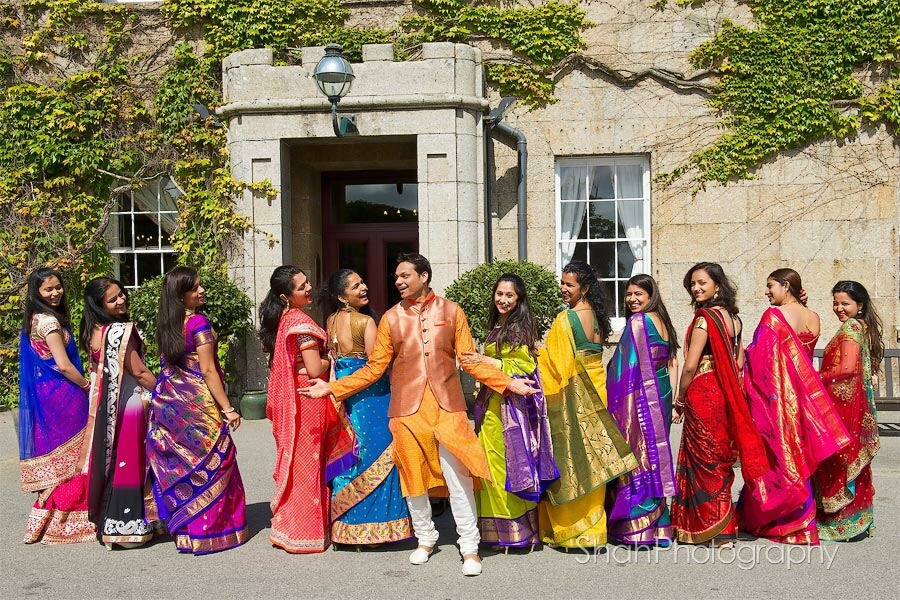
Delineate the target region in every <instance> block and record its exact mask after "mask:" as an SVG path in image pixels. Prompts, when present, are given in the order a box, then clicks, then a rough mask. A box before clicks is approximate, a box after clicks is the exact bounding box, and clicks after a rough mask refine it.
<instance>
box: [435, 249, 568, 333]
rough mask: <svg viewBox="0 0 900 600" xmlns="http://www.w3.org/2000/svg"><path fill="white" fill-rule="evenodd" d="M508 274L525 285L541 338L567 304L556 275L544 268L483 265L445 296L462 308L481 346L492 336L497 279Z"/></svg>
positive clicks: (461, 278)
mask: <svg viewBox="0 0 900 600" xmlns="http://www.w3.org/2000/svg"><path fill="white" fill-rule="evenodd" d="M504 273H513V274H515V275H518V276H519V277H521V278H522V279H523V280H524V281H525V291H526V292H527V293H528V299H529V300H530V301H531V308H532V310H534V316H535V320H536V321H537V328H538V334H540V336H541V337H543V335H544V334H545V333H546V332H547V330H548V329H550V325H552V324H553V319H554V318H555V317H556V315H557V313H558V312H559V311H560V310H562V308H563V302H562V295H561V294H560V291H559V283H558V282H557V280H556V274H555V273H553V272H552V271H550V270H548V269H546V268H544V267H542V266H540V265H536V264H534V263H530V262H522V263H520V262H516V261H514V260H499V261H497V262H493V263H488V264H483V265H479V266H477V267H475V268H474V269H472V270H471V271H466V272H465V273H463V274H462V275H460V276H459V277H457V279H456V281H454V282H453V283H452V284H450V286H449V287H448V288H447V289H446V291H445V293H444V295H445V296H446V297H447V298H449V299H450V300H453V301H454V302H456V303H457V304H459V305H460V307H462V309H463V312H465V313H466V317H467V318H468V319H469V327H470V328H471V329H472V337H473V338H475V340H476V341H477V342H479V343H481V342H483V341H484V340H485V338H486V337H487V334H488V331H487V320H488V310H489V309H490V305H491V302H492V301H493V298H492V297H491V293H492V291H493V289H494V284H495V283H496V282H497V279H499V278H500V276H501V275H503V274H504Z"/></svg>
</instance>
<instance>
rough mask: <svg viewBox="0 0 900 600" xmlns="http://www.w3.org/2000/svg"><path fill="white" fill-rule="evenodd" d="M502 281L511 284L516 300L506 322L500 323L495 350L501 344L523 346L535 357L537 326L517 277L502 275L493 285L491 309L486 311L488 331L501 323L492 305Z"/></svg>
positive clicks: (523, 288)
mask: <svg viewBox="0 0 900 600" xmlns="http://www.w3.org/2000/svg"><path fill="white" fill-rule="evenodd" d="M504 281H508V282H509V283H511V284H512V286H513V291H515V292H516V296H518V299H517V300H516V307H515V308H514V309H512V310H511V311H510V312H509V314H507V316H506V320H505V321H502V325H501V326H500V331H499V332H498V333H497V340H496V342H497V348H498V349H500V348H501V347H502V346H503V344H510V345H512V346H513V347H518V346H525V347H527V348H528V351H529V352H530V353H531V355H532V356H537V341H538V333H537V325H536V324H535V322H534V312H533V311H532V310H531V301H529V300H528V293H527V292H526V291H525V282H524V281H522V278H521V277H519V276H518V275H514V274H513V273H504V274H503V275H501V276H500V278H499V279H497V282H496V283H495V284H494V289H493V291H492V292H491V308H490V310H489V311H488V323H487V324H488V329H493V328H494V327H496V326H497V323H499V322H501V319H500V311H499V310H498V309H497V305H496V304H495V303H494V295H495V294H496V293H497V288H498V287H500V284H501V283H502V282H504Z"/></svg>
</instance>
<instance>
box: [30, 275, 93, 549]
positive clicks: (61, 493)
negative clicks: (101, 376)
mask: <svg viewBox="0 0 900 600" xmlns="http://www.w3.org/2000/svg"><path fill="white" fill-rule="evenodd" d="M89 387H90V382H89V381H88V380H87V379H86V378H85V377H84V375H82V369H81V359H80V358H79V356H78V348H77V347H76V344H75V338H74V337H73V336H72V331H71V329H70V328H69V309H68V306H67V305H66V297H65V290H64V289H63V284H62V275H60V274H59V272H58V271H56V270H54V269H48V268H42V269H37V270H36V271H34V272H33V273H32V274H31V275H30V276H29V277H28V296H27V298H26V301H25V313H24V317H23V322H22V334H21V337H20V340H19V459H20V462H19V466H20V467H21V476H22V491H23V492H37V493H38V495H37V500H36V501H35V503H34V506H33V507H32V509H31V514H30V515H29V516H28V521H27V523H26V524H25V543H26V544H33V543H34V542H41V543H42V544H73V543H77V542H90V541H92V540H93V539H94V525H93V523H91V522H90V521H89V520H88V513H87V508H88V506H87V477H85V476H84V475H83V474H81V473H78V470H77V464H78V459H79V457H80V455H81V442H82V439H83V438H84V427H85V423H87V416H88V400H87V390H88V388H89Z"/></svg>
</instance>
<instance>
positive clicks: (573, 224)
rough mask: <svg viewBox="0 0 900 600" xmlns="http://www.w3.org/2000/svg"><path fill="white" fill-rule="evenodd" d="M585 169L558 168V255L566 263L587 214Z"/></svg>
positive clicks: (573, 253) (572, 253) (572, 251)
mask: <svg viewBox="0 0 900 600" xmlns="http://www.w3.org/2000/svg"><path fill="white" fill-rule="evenodd" d="M586 174H587V171H586V169H584V168H583V167H579V168H568V167H563V168H561V169H560V170H559V197H560V200H562V202H560V223H559V239H560V257H561V258H562V264H563V265H566V264H568V263H569V261H571V260H572V257H573V256H574V255H575V248H576V246H577V245H578V243H577V242H576V241H575V239H576V238H577V237H578V234H579V232H580V231H581V226H582V224H583V223H584V219H585V217H586V216H587V202H585V201H584V200H585V197H586V196H585V192H586V181H585V179H586V177H585V175H586ZM575 199H577V200H579V202H566V200H575Z"/></svg>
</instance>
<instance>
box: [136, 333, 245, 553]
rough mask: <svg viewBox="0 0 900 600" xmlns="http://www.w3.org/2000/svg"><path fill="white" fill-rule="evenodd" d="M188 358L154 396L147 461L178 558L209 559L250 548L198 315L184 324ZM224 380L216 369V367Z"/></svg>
mask: <svg viewBox="0 0 900 600" xmlns="http://www.w3.org/2000/svg"><path fill="white" fill-rule="evenodd" d="M185 341H186V343H187V346H186V353H185V355H184V357H183V358H182V359H181V361H180V362H179V364H177V365H164V366H163V368H162V372H161V373H160V374H159V378H158V379H157V382H156V389H155V390H154V391H153V399H152V401H151V407H150V430H149V432H148V433H147V458H148V460H149V462H150V466H151V467H152V470H153V475H154V479H155V480H154V482H153V495H154V497H155V498H156V504H157V506H158V509H159V516H160V518H162V519H163V520H164V521H165V523H166V527H167V528H168V530H169V533H170V534H172V537H174V538H175V546H176V548H177V549H178V551H179V552H192V553H194V554H207V553H210V552H217V551H219V550H226V549H228V548H233V547H235V546H239V545H240V544H243V543H244V542H245V541H247V538H248V537H249V536H248V531H247V518H246V509H245V499H244V485H243V483H242V482H241V474H240V472H239V471H238V466H237V459H236V451H235V447H234V442H233V441H232V439H231V435H230V433H229V432H228V427H227V425H226V423H225V422H224V419H223V418H222V415H221V413H220V411H219V406H218V405H217V404H216V401H215V399H214V398H213V396H212V394H211V393H210V391H209V387H208V386H207V385H206V381H205V380H204V378H203V374H202V373H201V371H200V361H199V358H198V356H197V346H200V345H203V344H213V345H214V347H213V356H215V345H216V335H215V332H214V331H213V329H212V327H211V326H210V324H209V321H208V320H207V318H206V317H205V316H203V315H193V316H191V317H190V318H189V319H188V320H187V322H186V323H185ZM216 369H217V370H218V371H219V373H220V376H221V368H220V367H219V365H218V361H217V362H216Z"/></svg>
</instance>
